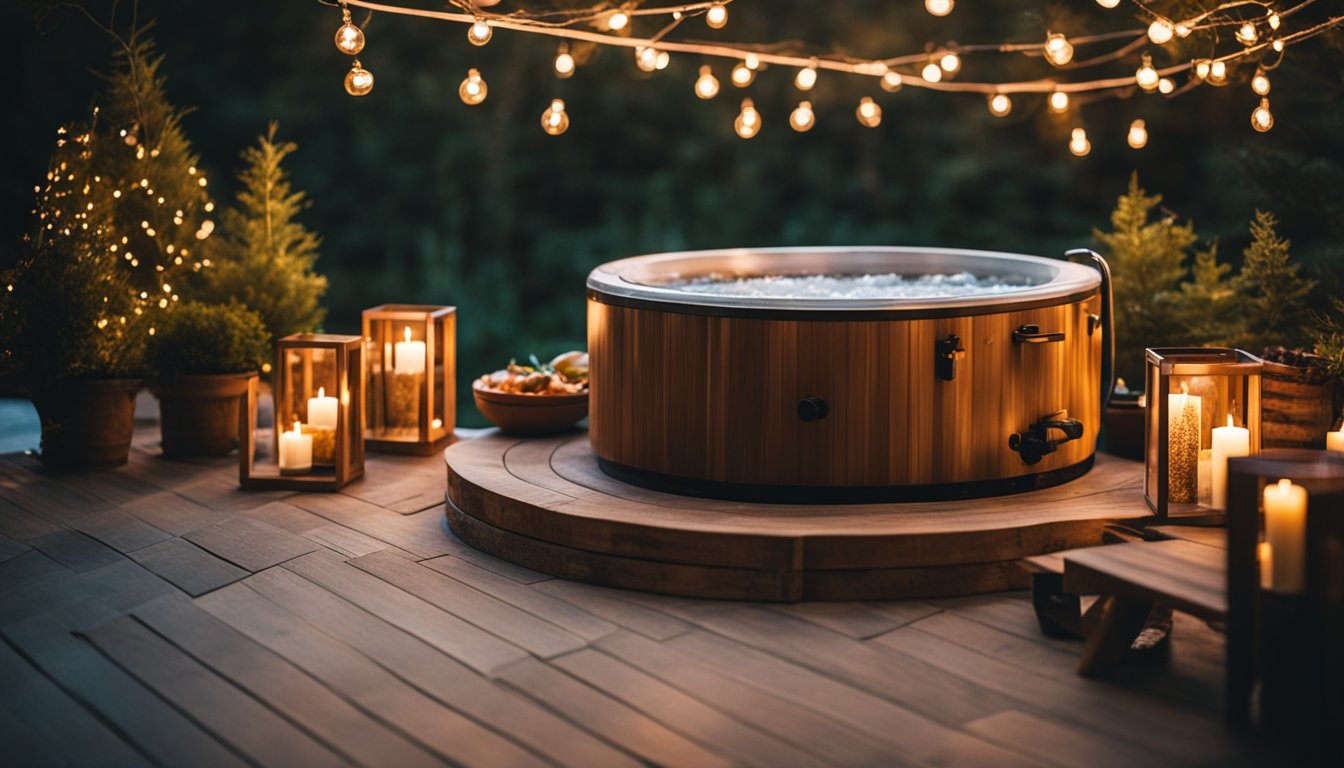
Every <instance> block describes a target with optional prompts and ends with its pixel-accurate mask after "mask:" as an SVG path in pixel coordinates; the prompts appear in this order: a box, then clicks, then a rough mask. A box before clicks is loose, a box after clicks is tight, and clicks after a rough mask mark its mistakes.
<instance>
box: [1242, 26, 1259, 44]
mask: <svg viewBox="0 0 1344 768" xmlns="http://www.w3.org/2000/svg"><path fill="white" fill-rule="evenodd" d="M1259 39H1260V34H1259V33H1258V32H1257V31H1256V29H1255V25H1254V24H1252V23H1251V22H1249V21H1248V22H1246V23H1245V24H1242V25H1241V26H1240V27H1238V28H1237V42H1239V43H1241V44H1242V45H1255V41H1256V40H1259Z"/></svg>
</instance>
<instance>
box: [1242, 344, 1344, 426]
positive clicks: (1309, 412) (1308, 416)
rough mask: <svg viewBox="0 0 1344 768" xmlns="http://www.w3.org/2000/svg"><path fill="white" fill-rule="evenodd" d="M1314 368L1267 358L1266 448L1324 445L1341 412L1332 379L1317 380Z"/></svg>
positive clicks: (1263, 392) (1264, 385) (1263, 404)
mask: <svg viewBox="0 0 1344 768" xmlns="http://www.w3.org/2000/svg"><path fill="white" fill-rule="evenodd" d="M1310 373H1311V369H1308V368H1299V367H1296V366H1292V365H1283V364H1282V363H1271V362H1269V361H1265V367H1264V372H1263V374H1262V378H1261V380H1260V382H1261V401H1260V403H1261V419H1262V421H1261V424H1262V426H1261V435H1262V439H1263V443H1264V446H1265V447H1266V448H1324V447H1325V433H1326V432H1329V431H1330V430H1332V429H1334V422H1335V419H1336V417H1337V416H1338V414H1339V402H1338V393H1337V392H1336V387H1335V384H1334V382H1333V381H1332V380H1327V381H1325V382H1322V383H1313V382H1312V381H1310V380H1309V379H1308V376H1309V374H1310Z"/></svg>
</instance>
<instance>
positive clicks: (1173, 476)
mask: <svg viewBox="0 0 1344 768" xmlns="http://www.w3.org/2000/svg"><path fill="white" fill-rule="evenodd" d="M1199 409H1200V400H1199V398H1198V397H1197V396H1195V395H1192V394H1190V388H1189V387H1188V386H1187V385H1186V384H1181V393H1180V394H1179V395H1167V498H1168V499H1170V500H1171V501H1174V502H1178V503H1182V504H1193V503H1195V502H1196V501H1198V500H1199V437H1200V436H1199V425H1200V420H1199Z"/></svg>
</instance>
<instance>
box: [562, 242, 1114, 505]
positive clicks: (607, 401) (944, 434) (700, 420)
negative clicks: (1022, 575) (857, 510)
mask: <svg viewBox="0 0 1344 768" xmlns="http://www.w3.org/2000/svg"><path fill="white" fill-rule="evenodd" d="M1093 256H1094V258H1095V260H1096V263H1097V264H1098V267H1099V268H1098V269H1093V268H1091V267H1088V266H1082V265H1079V264H1073V263H1070V262H1067V261H1059V260H1053V259H1044V258H1038V257H1033V256H1020V255H1013V254H1002V253H989V252H982V251H962V250H943V249H914V248H878V247H863V248H807V249H761V250H724V251H701V252H688V253H671V254H658V255H652V256H640V257H636V258H631V259H623V260H621V261H615V262H611V263H608V264H605V265H602V266H600V267H598V268H597V269H595V270H594V271H593V272H592V273H591V274H590V275H589V277H588V349H589V352H590V354H591V360H592V364H591V407H590V426H589V431H590V436H591V441H592V447H593V451H594V453H596V454H597V456H598V459H599V461H600V462H601V465H602V467H603V469H604V470H605V471H606V472H607V473H608V474H611V475H613V476H615V477H617V478H619V479H621V480H624V481H627V482H632V483H635V484H638V485H643V486H648V487H653V488H658V489H660V490H668V491H673V492H677V493H683V494H691V495H700V496H712V497H720V498H729V499H742V500H752V501H775V502H780V501H796V502H805V503H816V502H836V501H886V500H929V499H942V498H969V497H974V496H987V495H996V494H1002V493H1011V492H1015V491H1022V490H1030V489H1035V488H1042V487H1046V486H1050V485H1055V484H1058V483H1061V482H1065V481H1068V480H1071V479H1073V478H1075V477H1078V476H1079V475H1081V474H1083V473H1085V472H1086V471H1087V470H1088V468H1089V467H1091V465H1092V459H1093V454H1094V451H1095V445H1096V437H1097V429H1098V427H1099V426H1100V423H1101V400H1102V398H1103V396H1104V395H1103V392H1104V390H1103V371H1102V368H1103V336H1104V335H1106V334H1108V333H1109V329H1108V328H1106V327H1105V325H1107V323H1103V322H1102V320H1103V317H1102V316H1103V300H1102V299H1103V294H1105V293H1107V291H1108V290H1109V287H1108V286H1107V287H1105V288H1103V280H1102V276H1103V274H1104V273H1105V269H1104V262H1101V260H1100V257H1095V255H1093ZM893 273H894V275H899V276H901V279H905V278H909V279H911V280H915V279H919V278H920V276H933V275H953V274H958V273H961V274H963V275H964V274H966V273H969V275H970V276H972V277H974V279H975V280H977V281H983V282H985V283H987V284H993V285H994V286H995V287H993V288H992V290H993V292H990V293H977V292H970V293H966V294H962V295H933V296H919V297H909V296H899V297H884V296H873V295H871V292H870V294H865V295H858V296H855V295H840V296H838V297H825V296H822V297H818V296H814V295H812V294H807V295H804V296H801V297H799V296H780V295H732V294H731V291H729V292H727V293H723V292H715V291H712V290H709V289H708V288H706V287H705V286H706V285H707V284H708V283H713V282H715V281H716V280H717V279H718V278H741V277H755V276H800V275H829V276H844V277H842V278H840V279H842V280H855V279H857V278H855V277H854V276H860V275H862V276H868V277H865V278H863V279H865V280H866V279H868V278H873V277H875V276H879V275H889V276H890V275H891V274H893ZM790 279H796V278H793V277H791V278H790ZM924 279H926V280H934V281H937V280H941V279H943V278H938V277H931V278H929V277H926V278H924ZM719 282H722V281H719ZM749 282H750V281H749ZM847 284H848V283H847ZM710 287H711V288H713V287H716V286H713V285H711V286H710ZM733 290H736V287H734V288H733ZM752 290H755V289H747V288H744V289H743V291H744V292H749V291H752ZM932 290H934V292H936V291H937V290H940V289H932ZM977 290H978V289H977ZM878 292H879V293H880V291H878ZM1107 301H1108V302H1109V299H1107ZM1106 314H1107V315H1109V307H1106ZM1107 320H1109V318H1107ZM1106 367H1107V369H1108V370H1107V371H1106V376H1107V377H1109V362H1106Z"/></svg>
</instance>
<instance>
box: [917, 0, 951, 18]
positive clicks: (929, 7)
mask: <svg viewBox="0 0 1344 768" xmlns="http://www.w3.org/2000/svg"><path fill="white" fill-rule="evenodd" d="M953 5H956V3H955V2H953V0H924V10H926V11H928V12H929V13H931V14H933V15H934V16H946V15H947V14H949V13H951V12H952V6H953Z"/></svg>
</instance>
